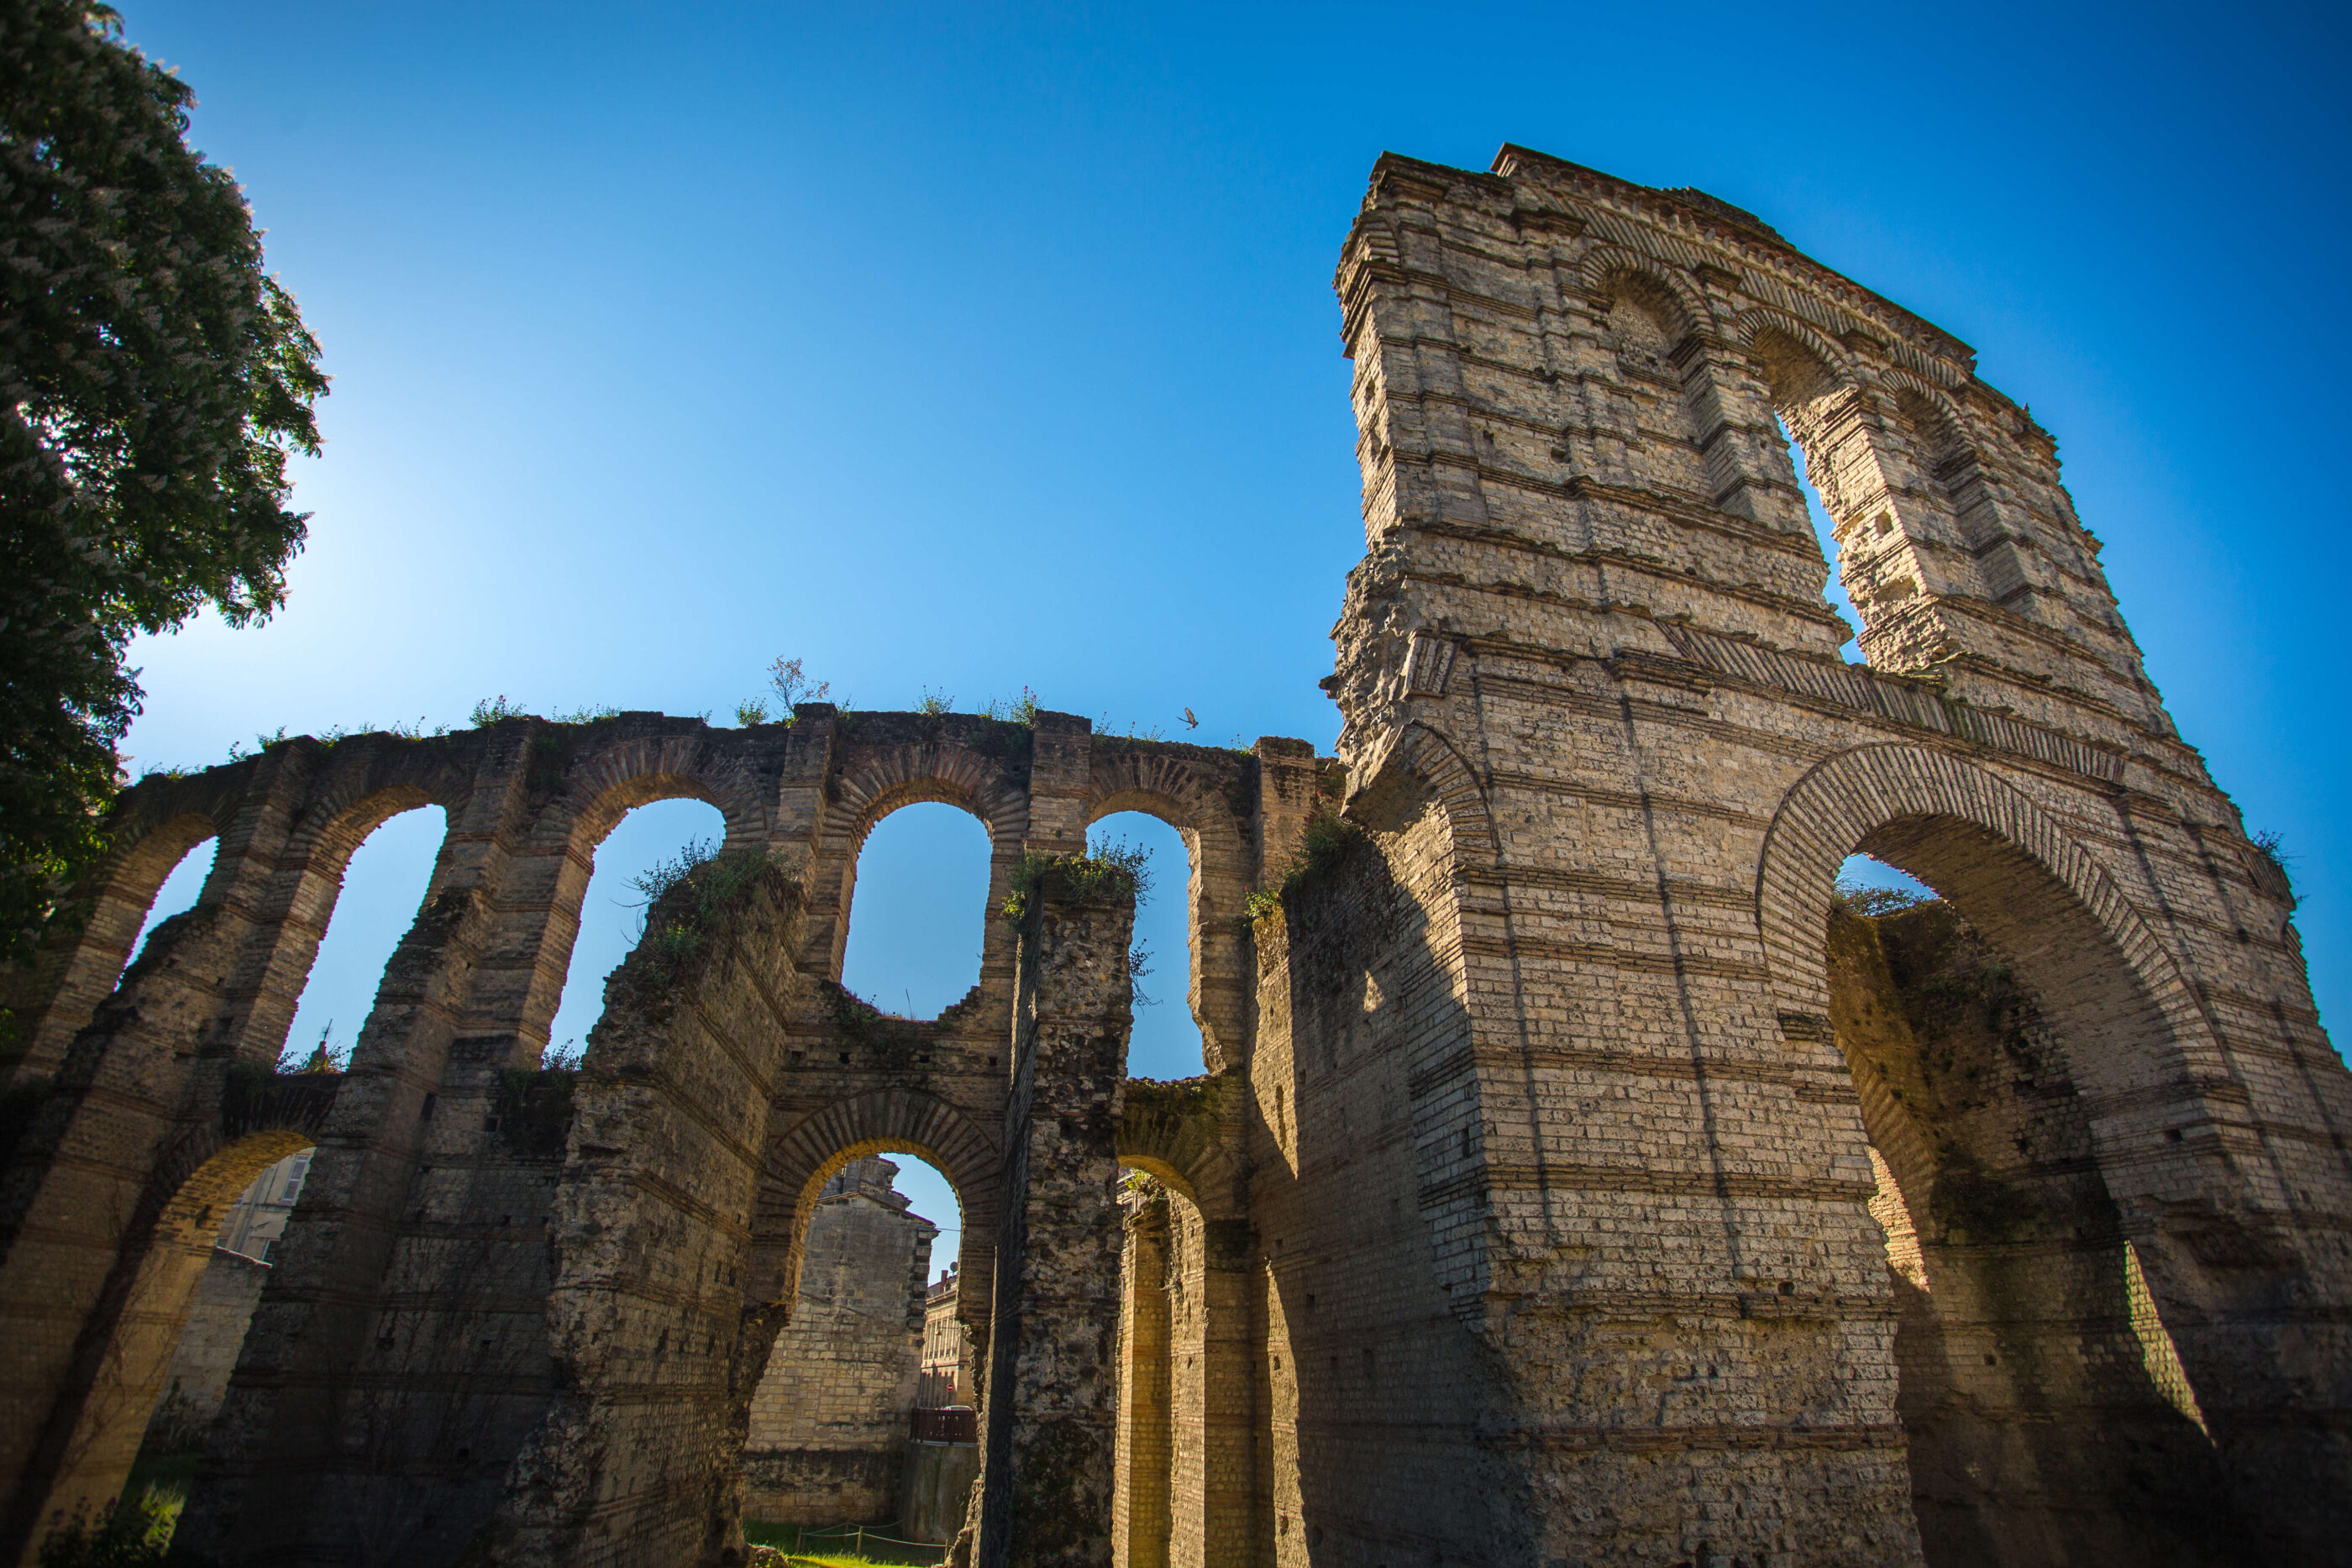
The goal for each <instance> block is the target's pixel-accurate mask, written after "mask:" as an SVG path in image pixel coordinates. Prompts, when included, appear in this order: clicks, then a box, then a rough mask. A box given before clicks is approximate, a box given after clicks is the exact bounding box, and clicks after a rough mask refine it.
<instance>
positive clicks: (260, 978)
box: [239, 780, 464, 1061]
mask: <svg viewBox="0 0 2352 1568" xmlns="http://www.w3.org/2000/svg"><path fill="white" fill-rule="evenodd" d="M425 806H438V807H440V808H441V809H442V811H443V815H444V824H443V828H444V831H443V839H442V847H441V849H440V850H439V851H438V852H436V855H435V857H434V865H433V870H432V872H431V873H429V874H428V877H427V879H426V882H425V895H424V897H423V898H421V899H420V900H419V901H418V905H417V906H418V907H419V908H420V909H422V908H423V907H424V906H425V905H426V904H430V903H431V902H432V901H433V895H434V894H435V892H436V891H437V890H438V888H439V886H440V883H441V880H442V875H443V873H444V870H445V868H446V860H447V850H448V839H447V822H448V821H450V820H454V818H455V816H456V814H457V811H459V810H462V809H463V806H464V801H463V800H462V798H457V797H453V796H451V795H450V794H448V793H446V792H444V791H442V790H437V789H431V788H428V787H427V786H425V785H424V784H419V783H415V782H411V781H405V780H404V781H400V782H395V783H388V784H386V783H378V784H375V785H373V787H363V786H362V784H360V783H353V784H351V785H348V786H344V785H334V786H331V787H330V788H329V789H326V790H324V791H322V792H321V793H320V796H319V797H318V799H317V800H315V801H314V803H313V804H312V805H310V807H309V808H308V809H307V810H305V811H304V812H303V813H302V817H301V819H300V821H298V822H297V823H296V824H295V827H294V829H293V831H291V832H290V833H289V835H288V837H287V841H286V844H285V847H284V849H283V850H282V852H280V853H279V855H278V871H277V874H276V878H275V886H274V887H273V888H272V890H271V894H270V904H271V907H272V909H273V910H274V911H275V912H276V918H275V919H274V920H272V921H270V922H269V923H268V925H267V926H266V928H265V930H264V933H263V936H262V938H261V941H262V943H263V944H264V945H265V947H266V951H265V952H264V953H263V954H262V955H261V956H260V957H259V961H258V962H257V964H256V965H255V966H254V970H253V972H254V973H255V974H256V979H255V981H254V982H253V987H252V991H251V1004H250V1007H249V1009H248V1010H247V1015H246V1019H245V1021H244V1024H243V1026H242V1029H241V1030H240V1041H241V1043H240V1046H239V1051H240V1054H242V1055H244V1056H245V1057H246V1059H247V1060H248V1061H276V1060H278V1056H279V1054H280V1053H281V1052H282V1051H284V1050H285V1047H286V1034H287V1030H289V1029H290V1028H292V1027H293V1023H294V1013H295V1010H296V1009H297V1007H298V1006H299V1003H300V1001H301V998H302V991H303V988H304V987H305V986H306V985H308V984H309V981H310V969H311V967H312V966H313V965H314V964H315V963H316V962H317V961H318V956H319V946H320V943H321V942H323V941H324V940H325V939H326V936H327V927H328V925H329V924H330V923H331V921H332V920H333V918H334V914H335V905H336V903H337V902H338V900H339V899H340V898H341V894H342V886H343V874H344V873H345V872H346V871H348V870H349V869H350V866H351V862H352V855H353V854H355V853H357V852H358V851H359V847H360V845H362V843H364V842H366V841H367V839H368V837H369V835H370V834H372V833H373V832H374V831H376V830H377V829H378V828H380V827H382V826H383V824H384V823H385V822H387V821H390V820H391V819H393V818H394V817H396V816H399V815H400V814H401V813H402V812H404V811H413V810H418V809H420V808H422V807H425Z"/></svg>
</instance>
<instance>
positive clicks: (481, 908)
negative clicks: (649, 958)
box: [179, 726, 561, 1563]
mask: <svg viewBox="0 0 2352 1568" xmlns="http://www.w3.org/2000/svg"><path fill="white" fill-rule="evenodd" d="M529 760H530V744H529V735H528V733H527V732H526V730H525V728H524V727H522V726H512V727H508V729H507V730H505V731H503V732H501V733H499V735H497V736H495V737H492V738H491V740H490V743H489V745H488V747H487V749H486V750H485V751H484V753H483V754H482V755H481V756H480V758H478V762H477V765H476V770H475V776H474V780H473V786H472V789H470V790H469V791H468V792H467V796H466V798H465V799H464V800H462V801H461V802H460V803H457V804H456V805H453V806H452V807H451V808H450V810H449V821H448V831H447V833H446V837H445V839H444V841H443V845H442V850H441V853H440V855H439V858H438V862H437V863H436V867H435V871H434V886H435V888H436V890H437V891H436V893H435V894H433V896H432V897H431V898H430V899H429V900H428V901H427V903H426V904H425V908H424V909H423V910H422V911H420V912H419V914H418V915H417V918H416V922H415V925H412V926H411V927H410V929H409V931H408V933H407V935H406V936H404V937H403V939H402V941H401V944H400V946H399V947H398V948H396V949H395V950H394V954H393V956H392V959H391V961H390V963H389V964H388V965H387V966H386V967H385V970H384V977H383V982H382V984H381V985H380V987H379V988H378V990H377V993H376V1000H375V1006H374V1008H373V1009H372V1011H371V1012H370V1014H369V1016H368V1019H367V1022H366V1024H365V1026H364V1027H363V1028H362V1030H361V1031H360V1035H359V1039H358V1041H357V1043H356V1045H355V1046H354V1048H353V1052H352V1066H351V1071H350V1072H349V1075H348V1084H347V1089H346V1092H344V1094H343V1095H342V1096H341V1098H340V1099H339V1100H338V1102H337V1103H336V1106H335V1108H334V1111H333V1113H331V1116H330V1118H329V1120H328V1123H327V1125H326V1127H325V1128H324V1129H323V1131H322V1133H321V1134H320V1139H319V1143H318V1153H317V1154H316V1155H314V1156H313V1158H312V1160H311V1163H310V1174H309V1176H308V1178H307V1181H306V1185H305V1187H304V1193H303V1200H302V1204H301V1207H299V1209H297V1210H296V1212H295V1214H294V1216H293V1217H292V1218H291V1220H290V1221H289V1224H288V1226H287V1229H286V1233H285V1235H284V1236H283V1238H281V1239H280V1241H279V1244H278V1251H277V1254H276V1257H275V1259H274V1260H273V1262H274V1267H273V1269H272V1271H271V1277H270V1280H269V1282H268V1287H267V1288H266V1289H265V1291H264V1292H263V1295H262V1300H261V1304H260V1306H259V1308H258V1309H257V1311H256V1312H255V1313H254V1318H253V1324H252V1327H251V1328H250V1330H248V1331H247V1335H246V1342H245V1346H244V1349H243V1352H242V1353H241V1354H240V1356H239V1360H238V1366H237V1372H236V1375H235V1377H234V1378H233V1380H232V1381H231V1384H230V1387H229V1393H228V1397H227V1399H226V1403H225V1404H224V1406H223V1410H222V1415H221V1417H220V1419H219V1421H218V1422H217V1423H216V1425H215V1431H214V1435H213V1438H212V1441H211V1443H210V1444H209V1446H208V1451H207V1454H206V1460H205V1471H204V1475H203V1479H202V1481H201V1484H199V1486H198V1487H197V1488H196V1489H195V1490H194V1494H193V1496H192V1498H191V1500H190V1502H189V1505H188V1509H187V1511H186V1512H185V1514H184V1516H183V1519H182V1521H181V1524H180V1529H179V1539H180V1540H181V1541H182V1542H185V1543H186V1545H187V1547H188V1548H189V1549H190V1550H193V1551H195V1552H202V1553H205V1554H206V1555H208V1556H210V1557H212V1558H214V1559H215V1560H217V1561H219V1562H221V1563H250V1562H271V1561H277V1562H284V1561H299V1560H303V1559H306V1558H311V1557H315V1556H316V1555H318V1554H320V1552H324V1551H327V1550H330V1546H329V1544H328V1543H337V1544H340V1545H342V1546H349V1545H350V1544H351V1543H352V1542H355V1541H376V1540H382V1539H383V1538H384V1532H385V1531H389V1530H394V1529H398V1530H401V1531H404V1532H406V1533H408V1534H410V1535H411V1536H412V1537H413V1536H414V1535H415V1531H416V1530H417V1528H418V1526H419V1522H420V1521H422V1520H423V1519H425V1517H426V1516H428V1515H429V1516H430V1517H431V1518H432V1520H433V1521H434V1523H433V1527H432V1528H433V1531H435V1532H436V1533H437V1534H439V1535H445V1536H446V1535H449V1534H455V1535H457V1537H458V1538H459V1539H460V1540H462V1537H463V1534H464V1532H465V1531H467V1530H469V1529H471V1528H473V1527H474V1526H475V1525H478V1522H479V1521H480V1520H481V1519H483V1518H487V1517H488V1510H489V1508H490V1506H491V1504H492V1503H493V1502H494V1501H495V1497H496V1493H495V1490H493V1489H494V1488H495V1485H496V1481H497V1478H498V1474H499V1471H500V1470H502V1469H503V1468H504V1463H505V1459H506V1458H507V1457H509V1456H510V1455H511V1453H512V1451H513V1448H515V1446H516V1445H517V1444H518V1443H519V1442H520V1432H519V1431H517V1432H514V1433H512V1434H510V1435H509V1436H508V1437H505V1438H504V1440H503V1441H499V1440H495V1439H486V1433H485V1431H484V1430H483V1429H482V1428H483V1427H484V1425H485V1421H486V1419H488V1420H489V1421H490V1424H492V1425H495V1424H496V1422H495V1419H494V1418H493V1417H491V1414H490V1409H489V1406H494V1405H495V1404H496V1403H497V1402H498V1401H499V1399H500V1398H507V1397H518V1396H519V1397H520V1400H521V1401H522V1402H523V1403H524V1404H526V1405H527V1406H530V1408H531V1410H532V1412H533V1413H535V1411H536V1408H537V1406H538V1404H539V1402H540V1400H541V1399H543V1393H542V1392H541V1391H542V1390H543V1386H544V1382H545V1374H544V1371H543V1366H544V1363H545V1360H546V1355H545V1351H544V1347H543V1342H542V1343H538V1346H537V1356H536V1360H537V1362H538V1364H540V1366H541V1368H542V1370H541V1371H540V1373H539V1375H538V1377H537V1378H536V1379H534V1378H532V1377H531V1376H530V1375H529V1373H530V1361H531V1360H532V1357H531V1356H530V1353H529V1351H528V1350H524V1351H521V1352H518V1350H517V1349H516V1347H515V1346H514V1344H513V1343H512V1342H513V1341H514V1339H515V1337H516V1335H517V1334H518V1333H520V1334H522V1335H524V1336H526V1337H527V1338H532V1339H537V1337H538V1336H540V1335H541V1334H542V1333H543V1331H541V1329H540V1328H539V1325H538V1323H537V1322H536V1321H535V1317H534V1315H527V1314H524V1313H519V1312H514V1311H513V1310H511V1308H510V1307H508V1306H506V1303H505V1301H503V1300H501V1301H499V1302H498V1305H499V1309H500V1310H498V1311H496V1312H494V1313H493V1314H492V1315H491V1317H490V1318H489V1320H488V1321H484V1319H483V1316H482V1308H483V1306H484V1304H485V1301H486V1298H487V1297H493V1296H495V1297H506V1296H508V1295H509V1294H511V1295H512V1296H513V1297H514V1298H516V1299H522V1300H530V1299H533V1298H535V1297H536V1296H537V1295H538V1294H540V1293H543V1292H544V1291H545V1289H546V1281H545V1263H544V1257H545V1251H546V1241H545V1228H544V1219H545V1217H544V1204H545V1199H544V1197H539V1198H538V1199H537V1200H536V1202H535V1203H534V1202H533V1201H531V1200H530V1199H529V1198H527V1197H524V1195H522V1194H520V1193H518V1192H514V1191H507V1192H501V1193H493V1194H486V1195H484V1196H485V1197H486V1199H487V1202H486V1203H485V1205H484V1206H483V1207H488V1210H489V1212H487V1213H473V1212H468V1207H469V1206H468V1205H467V1202H466V1201H465V1197H464V1189H466V1188H467V1186H478V1185H482V1182H481V1177H482V1176H483V1174H484V1172H485V1171H486V1169H488V1167H492V1166H497V1165H499V1163H500V1156H501V1155H502V1154H503V1152H504V1149H503V1145H504V1144H505V1142H507V1141H508V1139H509V1138H510V1136H511V1134H509V1135H508V1137H506V1138H502V1137H501V1135H500V1134H499V1133H498V1132H497V1131H496V1128H497V1117H496V1113H497V1111H498V1109H499V1106H498V1104H497V1103H496V1102H497V1095H496V1088H497V1085H498V1081H499V1074H500V1071H501V1070H502V1069H504V1068H505V1067H507V1066H508V1065H509V1062H510V1060H511V1056H510V1053H511V1051H512V1048H513V1045H514V1037H513V1035H512V1034H511V1032H503V1033H499V1034H476V1035H471V1036H468V1035H467V1033H466V1032H465V1029H466V1025H467V1023H468V1022H471V1021H474V1019H473V1018H472V1017H471V1014H472V1011H473V1009H474V1008H475V1005H476V1003H477V1001H478V991H479V988H480V983H481V979H480V977H481V971H482V970H483V969H484V968H486V967H490V966H488V965H487V964H486V956H487V955H489V954H491V953H493V952H494V951H496V950H498V949H499V948H501V947H512V946H516V945H517V944H516V943H515V942H514V941H513V939H512V932H511V929H510V928H511V926H512V925H513V924H514V923H515V922H516V921H517V919H518V918H519V915H518V912H517V911H515V910H513V909H510V908H506V907H503V906H505V905H506V904H509V903H510V902H513V899H512V893H513V890H512V888H511V887H510V886H509V883H508V880H507V873H508V869H509V859H510V856H511V853H512V850H513V847H514V844H515V841H516V840H517V838H518V837H519V836H520V832H521V831H522V821H523V818H524V813H525V800H524V788H523V786H524V774H525V770H526V769H527V768H528V766H529ZM540 913H541V915H543V914H544V909H543V907H542V908H541V910H540ZM502 921H503V922H505V923H506V924H507V925H509V932H508V933H507V935H508V936H509V940H508V941H507V942H504V943H501V942H500V941H499V937H500V935H501V932H500V929H499V927H500V924H501V922H502ZM554 1152H555V1154H556V1155H560V1153H561V1145H560V1143H559V1144H558V1145H557V1146H556V1149H555V1151H554ZM539 1164H540V1165H541V1166H544V1167H547V1174H548V1176H551V1172H552V1165H553V1160H552V1159H551V1158H546V1157H542V1158H541V1160H540V1161H539ZM436 1173H437V1177H436ZM546 1179H547V1178H546V1177H544V1176H543V1177H542V1179H541V1182H540V1184H539V1185H540V1186H541V1188H542V1189H543V1188H544V1186H545V1184H546ZM420 1239H421V1241H422V1245H421V1246H420V1244H419V1243H420ZM518 1270H520V1278H518V1277H517V1276H518ZM395 1295H396V1296H397V1298H398V1300H399V1301H400V1302H401V1303H402V1304H401V1305H399V1306H394V1305H392V1304H391V1302H392V1301H393V1299H394V1297H395ZM461 1320H462V1321H461ZM534 1395H536V1396H538V1397H537V1398H534V1397H533V1396H534ZM486 1401H487V1402H486ZM512 1420H513V1418H512V1416H511V1414H510V1413H509V1424H510V1425H511V1424H512ZM500 1449H503V1450H504V1452H503V1453H500V1452H499V1450H500ZM445 1484H446V1485H447V1486H448V1488H449V1490H450V1491H451V1492H452V1493H456V1492H460V1491H466V1492H470V1494H471V1495H470V1498H469V1499H468V1500H467V1501H465V1502H461V1503H453V1500H451V1499H449V1498H443V1499H440V1500H436V1503H435V1504H434V1505H432V1506H430V1507H422V1506H419V1505H418V1504H417V1502H416V1499H417V1498H419V1497H420V1496H422V1495H423V1494H424V1493H425V1492H428V1491H432V1490H435V1489H436V1488H438V1487H440V1486H443V1485H445Z"/></svg>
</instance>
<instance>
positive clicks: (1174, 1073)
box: [1087, 810, 1208, 1079]
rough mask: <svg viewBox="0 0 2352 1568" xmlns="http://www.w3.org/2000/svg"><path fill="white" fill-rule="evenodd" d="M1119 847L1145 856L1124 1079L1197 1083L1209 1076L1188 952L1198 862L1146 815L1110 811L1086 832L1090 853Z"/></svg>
mask: <svg viewBox="0 0 2352 1568" xmlns="http://www.w3.org/2000/svg"><path fill="white" fill-rule="evenodd" d="M1121 843H1124V844H1126V845H1128V846H1129V847H1131V848H1137V849H1141V850H1143V851H1144V852H1146V853H1147V854H1148V855H1149V856H1150V858H1149V859H1148V860H1147V861H1146V862H1144V876H1145V886H1144V887H1143V889H1142V891H1141V895H1140V896H1139V897H1138V898H1137V900H1136V905H1135V937H1134V948H1135V951H1134V957H1135V959H1136V962H1135V967H1134V973H1135V1009H1134V1022H1133V1025H1132V1028H1131V1031H1130V1032H1129V1036H1128V1045H1127V1071H1128V1076H1129V1077H1130V1078H1157V1079H1175V1078H1192V1077H1197V1076H1198V1075H1199V1074H1201V1073H1202V1072H1204V1071H1207V1070H1208V1069H1207V1064H1206V1060H1205V1054H1206V1053H1205V1052H1204V1051H1203V1050H1202V1043H1201V1020H1200V1019H1199V1017H1198V1016H1197V1015H1196V1014H1195V1012H1194V1010H1193V1009H1195V1008H1196V1007H1197V1006H1198V1005H1199V997H1200V987H1199V986H1198V985H1197V984H1196V982H1195V976H1194V972H1193V954H1192V940H1193V926H1194V915H1193V909H1194V906H1195V905H1196V904H1198V902H1199V894H1198V890H1197V887H1196V885H1195V884H1196V883H1198V882H1199V880H1200V870H1199V864H1198V859H1197V857H1196V856H1195V855H1194V853H1193V850H1192V844H1191V843H1189V842H1187V841H1186V836H1185V835H1184V834H1182V833H1181V832H1179V831H1177V830H1176V829H1174V828H1172V827H1171V826H1169V825H1168V824H1167V823H1166V822H1164V821H1160V819H1159V818H1158V817H1155V816H1153V815H1151V814H1150V812H1148V811H1136V810H1127V811H1113V812H1111V813H1110V814H1109V815H1108V816H1105V817H1102V818H1100V819H1098V820H1097V821H1096V822H1095V823H1094V824H1093V825H1092V826H1091V827H1089V828H1088V829H1087V848H1088V849H1089V850H1092V851H1096V852H1099V851H1101V850H1102V849H1104V848H1106V847H1108V846H1112V845H1117V844H1121ZM1180 869H1181V874H1182V877H1183V880H1182V882H1181V883H1180V882H1179V881H1178V875H1179V872H1180Z"/></svg>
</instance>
